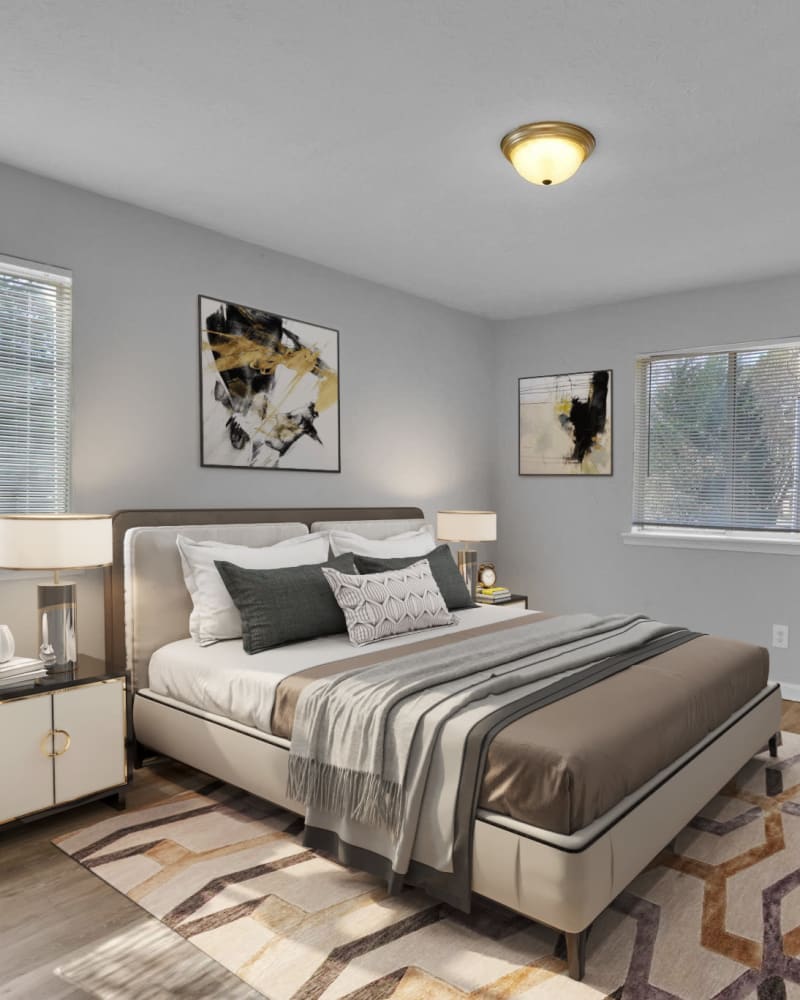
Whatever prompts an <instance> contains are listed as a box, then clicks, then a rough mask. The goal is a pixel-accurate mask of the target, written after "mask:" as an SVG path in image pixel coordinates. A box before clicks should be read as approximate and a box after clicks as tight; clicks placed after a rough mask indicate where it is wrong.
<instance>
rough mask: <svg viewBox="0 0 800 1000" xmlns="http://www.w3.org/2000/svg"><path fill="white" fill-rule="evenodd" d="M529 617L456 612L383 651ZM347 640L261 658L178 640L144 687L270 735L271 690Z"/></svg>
mask: <svg viewBox="0 0 800 1000" xmlns="http://www.w3.org/2000/svg"><path fill="white" fill-rule="evenodd" d="M529 613H530V612H528V611H525V610H524V609H523V608H520V607H515V608H502V607H500V608H498V607H487V606H482V607H478V608H469V609H467V610H465V611H459V612H458V623H457V624H456V625H449V626H447V627H446V628H439V629H436V630H435V633H434V632H431V631H424V632H414V633H412V634H411V635H404V636H399V637H398V638H396V639H386V640H384V641H383V642H381V644H380V647H381V648H382V649H389V648H394V647H396V646H413V645H414V643H416V642H420V641H422V640H424V639H429V638H430V637H431V635H432V634H436V635H440V634H442V633H444V632H449V633H452V632H463V631H464V630H465V629H470V628H475V627H476V626H477V625H485V624H486V623H487V622H489V621H497V620H499V619H508V618H517V617H519V616H520V615H526V614H529ZM374 649H375V647H374V646H369V647H367V648H366V649H365V648H363V647H354V646H353V645H352V644H351V643H350V640H349V639H348V638H347V636H346V635H331V636H325V637H324V638H321V639H312V640H310V641H309V642H296V643H293V644H291V645H288V646H280V647H278V648H277V649H270V650H267V651H266V652H264V653H254V654H252V655H250V654H248V653H245V651H244V649H243V648H242V640H241V639H231V640H230V641H228V642H218V643H217V644H216V645H214V646H198V645H197V643H195V642H194V641H193V640H192V639H179V640H178V641H177V642H170V643H168V644H167V645H166V646H162V647H161V648H160V649H157V650H156V651H155V653H153V656H152V658H151V660H150V667H149V675H150V683H149V688H150V690H151V691H153V692H154V693H155V694H160V695H164V696H166V697H168V698H172V699H174V700H175V701H179V702H183V703H184V704H185V705H192V706H193V707H194V708H199V709H202V710H203V711H204V712H210V713H211V714H213V715H219V716H223V717H224V718H226V719H231V720H233V721H234V722H239V723H241V724H242V725H243V726H251V727H252V728H254V729H258V730H259V731H260V732H262V733H269V732H271V731H272V730H271V728H270V721H271V717H272V705H273V702H274V698H275V689H276V688H277V686H278V684H279V683H280V682H281V680H282V679H283V678H284V677H288V676H289V675H290V674H296V673H299V672H300V671H301V670H308V669H309V668H310V667H314V666H316V665H318V664H320V663H331V662H332V661H334V660H343V659H345V658H346V657H348V656H353V655H357V654H358V652H359V651H360V650H361V651H364V652H368V651H369V652H371V651H373V650H374Z"/></svg>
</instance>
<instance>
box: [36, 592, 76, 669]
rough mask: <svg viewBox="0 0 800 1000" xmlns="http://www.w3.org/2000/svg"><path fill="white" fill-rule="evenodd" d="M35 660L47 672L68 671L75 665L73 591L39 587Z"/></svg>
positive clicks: (74, 594) (74, 605) (74, 600)
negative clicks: (40, 662) (37, 640)
mask: <svg viewBox="0 0 800 1000" xmlns="http://www.w3.org/2000/svg"><path fill="white" fill-rule="evenodd" d="M38 591H39V604H38V609H39V611H38V615H39V658H40V659H41V661H42V662H43V663H44V665H45V667H46V668H47V670H54V671H55V670H71V669H73V668H74V667H75V666H76V664H77V662H78V636H77V628H78V609H77V587H76V586H75V584H74V583H49V584H39V588H38Z"/></svg>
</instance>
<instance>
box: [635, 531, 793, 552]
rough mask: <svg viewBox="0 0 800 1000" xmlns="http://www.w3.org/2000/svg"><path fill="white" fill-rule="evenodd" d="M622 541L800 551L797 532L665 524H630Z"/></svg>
mask: <svg viewBox="0 0 800 1000" xmlns="http://www.w3.org/2000/svg"><path fill="white" fill-rule="evenodd" d="M622 541H623V542H624V543H625V545H652V546H656V547H657V548H674V549H719V550H723V551H727V552H762V553H767V554H769V555H780V556H798V555H800V534H795V533H788V532H787V533H785V534H784V533H781V532H777V531H776V532H770V531H764V532H759V531H706V530H703V531H701V530H694V531H693V530H691V529H687V528H683V529H668V528H632V529H631V530H630V531H623V532H622Z"/></svg>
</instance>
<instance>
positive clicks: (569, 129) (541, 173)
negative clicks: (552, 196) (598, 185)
mask: <svg viewBox="0 0 800 1000" xmlns="http://www.w3.org/2000/svg"><path fill="white" fill-rule="evenodd" d="M594 146H595V141H594V136H593V135H592V133H591V132H588V131H587V130H586V129H585V128H582V127H581V126H580V125H572V124H571V123H570V122H532V123H531V124H529V125H520V126H519V128H515V129H514V131H513V132H509V133H508V135H505V136H503V139H502V140H501V142H500V148H501V149H502V151H503V153H504V155H505V156H506V157H507V159H508V160H509V161H510V163H511V165H512V166H513V167H514V169H515V170H516V171H517V173H518V174H519V175H520V177H523V178H524V179H525V180H526V181H530V183H531V184H541V185H543V186H544V187H549V186H550V185H551V184H562V183H563V182H564V181H566V180H569V178H570V177H572V175H573V174H575V173H576V171H577V170H578V168H579V167H580V165H581V164H582V163H583V162H584V160H586V159H587V158H588V157H589V156H590V155H591V153H592V150H593V149H594Z"/></svg>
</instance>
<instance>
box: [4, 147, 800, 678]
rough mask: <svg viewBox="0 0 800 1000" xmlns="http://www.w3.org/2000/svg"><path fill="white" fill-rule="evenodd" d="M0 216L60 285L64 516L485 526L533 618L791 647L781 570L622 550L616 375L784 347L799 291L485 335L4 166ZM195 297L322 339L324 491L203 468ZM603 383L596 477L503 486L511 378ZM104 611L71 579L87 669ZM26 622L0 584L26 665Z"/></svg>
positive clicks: (28, 597)
mask: <svg viewBox="0 0 800 1000" xmlns="http://www.w3.org/2000/svg"><path fill="white" fill-rule="evenodd" d="M0 204H2V223H0V225H1V226H2V228H1V229H0V236H1V237H2V239H0V253H9V254H14V255H16V256H20V257H24V258H29V259H32V260H38V261H43V262H45V263H52V264H60V265H62V266H66V267H70V268H71V269H72V271H73V274H74V280H75V287H74V296H75V298H74V363H75V373H74V461H73V478H74V509H75V510H78V511H91V510H96V511H110V510H114V509H115V508H118V507H129V506H137V505H141V506H150V507H154V506H167V507H168V506H189V505H194V506H214V505H221V506H226V505H227V506H229V505H232V504H241V505H245V506H285V505H303V504H307V503H308V504H325V505H350V504H362V503H363V504H381V503H386V504H397V503H409V504H419V505H420V506H422V507H423V508H424V509H425V511H426V512H427V513H428V514H429V515H430V516H433V515H434V513H435V511H436V510H437V509H438V508H439V507H442V506H472V507H482V506H493V507H494V508H495V509H497V511H498V513H499V517H500V521H499V523H500V539H499V542H498V547H497V557H498V565H499V568H500V578H501V581H504V582H507V583H508V584H510V585H511V586H513V587H514V588H516V589H519V590H522V591H525V592H528V593H530V595H531V599H532V604H533V606H539V607H543V608H549V609H553V610H556V611H566V610H573V609H575V608H585V609H587V610H592V609H594V610H598V611H603V610H611V609H640V610H643V611H645V612H647V613H649V614H652V615H654V616H656V617H658V618H663V619H667V620H674V621H678V622H682V623H685V624H687V625H691V626H694V627H696V628H699V629H703V630H710V631H716V632H719V633H721V634H723V635H731V636H738V637H740V638H742V639H747V640H750V641H753V642H758V643H764V644H766V643H768V642H769V640H770V630H771V625H772V623H773V622H779V623H788V624H789V626H790V630H791V635H790V639H791V642H792V643H795V642H800V610H799V608H800V601H798V596H800V586H799V584H800V561H798V560H797V559H796V558H794V557H792V556H778V555H775V556H772V555H756V554H750V553H738V552H711V551H690V550H683V549H655V548H633V547H631V546H624V545H623V543H622V539H621V537H620V535H621V533H622V532H623V531H625V530H626V529H628V528H629V526H630V508H631V458H632V416H633V396H632V389H633V361H634V357H635V355H636V354H638V353H643V352H646V351H649V350H659V349H662V348H670V347H678V348H679V347H683V346H696V345H708V344H716V343H731V342H736V341H743V340H753V339H760V338H766V337H780V336H791V335H795V334H796V333H797V332H798V319H797V318H798V316H800V279H798V278H792V279H780V280H774V281H763V282H756V283H752V284H741V285H737V286H730V287H726V288H719V289H708V290H705V291H699V292H692V293H687V294H679V295H668V296H661V297H657V298H651V299H644V300H641V301H637V302H630V303H626V304H622V305H617V306H606V307H602V308H596V309H588V310H582V311H579V312H573V313H562V314H559V315H555V316H550V317H540V318H537V319H531V320H520V321H515V322H511V323H495V324H489V323H487V322H486V321H484V320H481V319H478V318H476V317H472V316H468V315H466V314H463V313H459V312H456V311H454V310H450V309H445V308H443V307H440V306H437V305H434V304H432V303H429V302H425V301H422V300H419V299H415V298H412V297H410V296H408V295H404V294H401V293H399V292H395V291H392V290H391V289H388V288H384V287H382V286H379V285H375V284H372V283H370V282H366V281H361V280H358V279H355V278H351V277H349V276H347V275H344V274H340V273H338V272H335V271H331V270H328V269H325V268H321V267H318V266H316V265H313V264H309V263H306V262H304V261H301V260H298V259H295V258H290V257H286V256H283V255H281V254H278V253H274V252H272V251H269V250H264V249H261V248H259V247H255V246H251V245H249V244H245V243H241V242H237V241H235V240H230V239H227V238H225V237H223V236H219V235H217V234H215V233H212V232H209V231H207V230H204V229H199V228H197V227H194V226H190V225H187V224H184V223H181V222H177V221H175V220H172V219H169V218H166V217H164V216H161V215H158V214H156V213H152V212H147V211H144V210H141V209H137V208H134V207H132V206H129V205H125V204H122V203H120V202H116V201H112V200H109V199H106V198H101V197H99V196H96V195H93V194H89V193H87V192H84V191H81V190H78V189H76V188H71V187H67V186H65V185H61V184H58V183H55V182H51V181H47V180H45V179H42V178H40V177H36V176H33V175H31V174H26V173H23V172H21V171H17V170H14V169H12V168H9V167H2V166H0ZM298 224H299V225H302V220H299V222H298ZM354 224H357V220H356V221H355V222H354ZM198 293H204V294H208V295H211V296H217V297H219V298H230V299H232V300H234V301H239V302H244V303H247V304H253V305H256V306H264V307H265V308H268V309H274V310H276V311H279V312H283V313H286V314H287V315H290V316H297V317H299V318H301V319H308V320H310V321H312V322H318V323H323V324H326V325H330V326H334V327H338V328H339V329H340V330H341V343H340V348H341V355H340V361H341V374H342V469H343V471H342V474H341V475H331V474H314V473H301V472H281V471H277V472H254V471H249V470H221V469H203V468H201V467H200V464H199V399H198V359H197V326H196V296H197V294H198ZM603 367H610V368H613V370H614V417H615V430H614V466H615V469H614V476H613V477H612V478H610V479H557V478H552V479H548V478H520V477H518V476H517V388H516V380H517V378H518V377H519V376H521V375H535V374H540V373H541V374H547V373H552V372H563V371H570V370H574V371H580V370H588V369H592V368H603ZM490 552H491V549H489V548H487V549H484V551H483V553H482V554H484V555H486V554H489V553H490ZM101 593H102V592H101V588H100V581H99V578H98V576H97V574H92V573H88V574H84V575H83V576H81V577H80V578H79V594H80V597H79V600H80V601H81V625H80V631H81V635H80V641H81V645H82V648H83V649H84V650H86V651H88V652H95V653H99V652H101V651H102V628H101V621H102V619H101V612H102V601H101ZM34 606H35V581H33V580H30V579H15V580H11V581H9V580H5V581H0V621H8V622H9V624H11V626H12V628H13V629H14V631H15V634H16V635H17V638H18V648H19V649H20V651H21V652H32V651H33V636H34ZM795 660H796V658H795V655H794V652H793V646H790V649H789V650H788V651H779V650H774V651H773V671H774V674H775V676H777V677H778V678H780V679H783V680H785V681H789V682H791V683H796V684H800V670H798V669H797V668H796V667H795ZM797 694H798V696H800V688H799V689H798V691H797Z"/></svg>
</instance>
